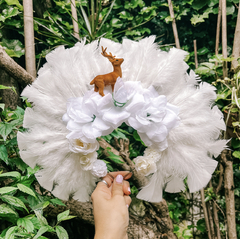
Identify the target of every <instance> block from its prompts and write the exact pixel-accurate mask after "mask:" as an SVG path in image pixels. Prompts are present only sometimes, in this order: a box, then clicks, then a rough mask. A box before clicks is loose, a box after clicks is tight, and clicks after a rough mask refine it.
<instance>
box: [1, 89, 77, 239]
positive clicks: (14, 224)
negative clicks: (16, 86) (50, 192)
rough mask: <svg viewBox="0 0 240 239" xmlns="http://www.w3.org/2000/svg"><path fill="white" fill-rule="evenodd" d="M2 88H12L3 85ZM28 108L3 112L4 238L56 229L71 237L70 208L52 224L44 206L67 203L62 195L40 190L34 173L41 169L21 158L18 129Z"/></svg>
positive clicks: (50, 231)
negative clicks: (67, 225) (68, 227)
mask: <svg viewBox="0 0 240 239" xmlns="http://www.w3.org/2000/svg"><path fill="white" fill-rule="evenodd" d="M0 88H2V89H5V88H11V87H3V86H1V87H0ZM23 115H24V109H22V108H20V107H17V109H16V110H11V109H6V108H4V107H2V112H1V113H0V117H1V122H0V135H1V137H0V159H1V160H0V166H1V170H0V220H2V221H3V222H4V224H3V225H5V226H6V228H5V230H3V231H2V232H0V233H1V234H0V238H4V239H10V238H29V237H31V238H42V239H44V238H46V237H44V236H43V234H44V233H46V232H48V233H55V234H56V235H57V236H58V238H60V239H63V238H68V234H67V232H66V230H65V229H64V228H63V227H62V226H61V222H62V221H65V220H69V219H72V218H74V216H69V210H67V211H65V212H62V213H60V214H59V215H58V216H57V223H56V224H55V225H54V226H52V225H51V226H50V225H49V223H48V222H47V219H46V218H45V217H44V216H43V209H44V208H46V207H48V206H49V205H50V204H52V205H54V206H55V205H61V206H65V205H64V204H63V203H62V202H61V201H60V200H59V199H57V198H53V197H50V196H46V195H44V193H42V194H41V195H40V194H39V193H37V192H36V190H35V186H34V185H35V184H36V178H35V176H34V174H35V173H36V172H37V171H38V170H39V167H38V166H36V167H35V168H34V169H32V168H30V167H28V166H27V165H26V164H25V163H24V162H23V161H22V160H21V158H20V155H19V149H18V146H17V138H16V137H17V135H16V134H17V132H18V131H23V130H24V129H23V127H22V122H23Z"/></svg>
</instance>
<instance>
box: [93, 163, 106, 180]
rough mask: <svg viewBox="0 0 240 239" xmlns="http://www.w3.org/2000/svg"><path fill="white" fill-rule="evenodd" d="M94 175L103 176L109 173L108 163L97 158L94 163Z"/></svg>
mask: <svg viewBox="0 0 240 239" xmlns="http://www.w3.org/2000/svg"><path fill="white" fill-rule="evenodd" d="M92 175H94V176H96V177H99V178H102V177H104V176H106V175H107V165H106V163H105V162H103V161H102V160H99V159H98V160H96V161H95V162H94V163H93V165H92Z"/></svg>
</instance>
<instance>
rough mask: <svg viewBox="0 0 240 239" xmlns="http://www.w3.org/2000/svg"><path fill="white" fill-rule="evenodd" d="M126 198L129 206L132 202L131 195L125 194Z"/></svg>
mask: <svg viewBox="0 0 240 239" xmlns="http://www.w3.org/2000/svg"><path fill="white" fill-rule="evenodd" d="M124 200H125V203H126V205H127V206H128V207H129V206H130V204H131V202H132V199H131V197H130V196H124Z"/></svg>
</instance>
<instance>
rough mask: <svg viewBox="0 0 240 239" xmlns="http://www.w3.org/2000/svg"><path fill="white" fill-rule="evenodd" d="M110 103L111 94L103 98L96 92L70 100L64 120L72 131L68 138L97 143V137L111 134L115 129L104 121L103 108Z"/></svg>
mask: <svg viewBox="0 0 240 239" xmlns="http://www.w3.org/2000/svg"><path fill="white" fill-rule="evenodd" d="M109 101H112V96H111V94H107V95H106V96H105V97H101V96H100V95H99V94H98V93H96V92H94V91H89V92H87V93H86V94H85V95H84V97H78V98H71V99H69V100H68V103H67V113H65V114H64V115H63V118H62V120H63V121H64V122H65V123H66V124H67V126H66V127H67V129H68V130H69V131H70V133H69V134H68V135H67V138H68V139H81V141H82V142H85V143H95V141H96V138H97V137H100V136H104V135H108V134H110V133H111V132H112V131H113V128H112V127H111V125H110V124H109V123H108V122H106V121H104V120H103V119H102V114H103V113H104V109H103V107H105V105H107V104H108V102H109ZM105 110H106V109H105Z"/></svg>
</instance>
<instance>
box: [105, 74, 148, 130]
mask: <svg viewBox="0 0 240 239" xmlns="http://www.w3.org/2000/svg"><path fill="white" fill-rule="evenodd" d="M142 91H143V89H142V86H141V83H140V82H138V81H136V82H133V81H126V82H123V80H122V78H120V77H119V78H118V79H117V81H116V83H115V86H114V92H113V93H112V101H109V104H106V105H105V106H104V107H103V109H105V108H106V110H105V111H104V114H103V120H104V121H105V122H109V123H110V124H111V125H112V126H113V127H114V128H117V127H118V126H120V125H121V124H122V123H123V122H124V121H125V120H126V119H127V118H128V117H129V116H130V115H131V113H132V112H133V110H136V109H137V108H138V107H139V106H141V105H142V102H143V101H144V99H143V95H142Z"/></svg>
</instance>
